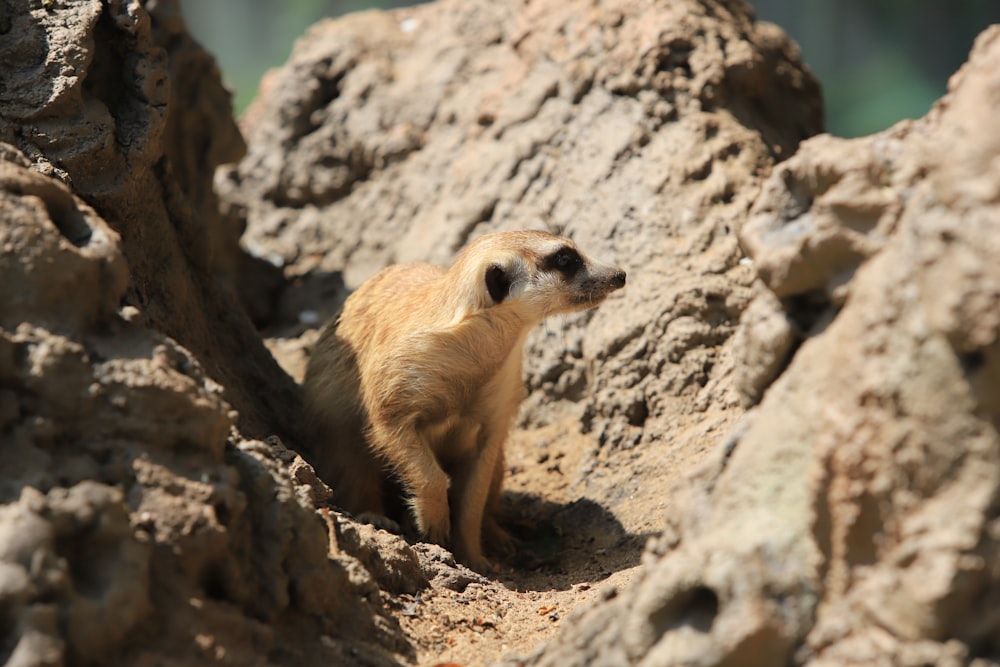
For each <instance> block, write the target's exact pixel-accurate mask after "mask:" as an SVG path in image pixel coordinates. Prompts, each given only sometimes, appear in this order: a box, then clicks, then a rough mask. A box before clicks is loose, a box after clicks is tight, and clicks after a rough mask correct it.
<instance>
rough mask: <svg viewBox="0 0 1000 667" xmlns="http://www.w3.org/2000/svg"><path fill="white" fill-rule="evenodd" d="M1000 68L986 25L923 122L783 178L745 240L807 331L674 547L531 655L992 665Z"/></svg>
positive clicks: (787, 170) (793, 163)
mask: <svg viewBox="0 0 1000 667" xmlns="http://www.w3.org/2000/svg"><path fill="white" fill-rule="evenodd" d="M998 71H1000V30H998V29H997V28H993V29H990V30H988V31H986V32H985V33H983V35H981V36H980V38H979V39H978V40H977V42H976V46H975V48H974V50H973V53H972V55H971V56H970V60H969V63H968V64H966V65H965V66H964V67H963V68H962V70H961V71H960V72H959V73H958V74H956V75H955V77H953V79H952V81H951V85H950V92H949V94H948V95H947V96H946V97H945V98H944V99H943V100H942V101H940V102H939V103H938V104H937V105H936V107H935V108H934V109H933V110H932V111H931V113H930V114H929V115H928V116H927V117H926V118H924V119H922V120H920V121H917V122H905V123H903V124H901V125H899V126H897V127H895V128H893V129H891V130H888V131H887V132H885V133H883V134H881V135H876V136H873V137H868V138H864V139H856V140H852V141H849V142H848V141H840V140H834V139H830V138H826V137H820V138H817V139H815V140H810V141H807V142H805V143H804V144H803V145H802V147H801V148H800V149H799V152H798V153H797V154H796V156H795V157H793V158H792V159H791V160H789V161H788V162H787V163H785V164H783V165H781V166H779V167H778V168H777V169H776V170H775V172H774V174H773V175H772V176H771V178H770V179H769V180H768V182H767V183H766V184H765V186H764V188H763V190H762V194H761V197H760V198H759V199H758V200H757V201H756V203H755V204H754V209H753V212H752V215H751V217H750V219H749V221H748V223H747V224H746V225H745V226H744V227H743V229H742V230H741V239H742V241H743V244H744V246H745V247H746V248H747V250H748V253H749V255H750V257H751V258H752V259H753V261H754V263H755V265H756V266H757V267H759V272H760V276H761V278H762V280H763V281H764V283H765V284H766V285H767V288H768V289H769V290H770V292H769V293H765V294H762V295H761V296H760V297H758V298H759V299H764V300H766V301H767V302H768V303H769V304H771V305H765V306H762V307H761V309H762V311H771V312H775V311H778V313H779V316H780V317H785V318H786V319H788V320H790V321H796V322H801V321H802V301H801V300H800V299H799V297H801V296H805V295H814V296H816V298H815V299H813V301H812V307H813V308H814V311H813V316H812V317H811V325H810V326H804V327H802V330H801V331H802V335H803V336H804V337H805V339H804V341H803V342H802V343H801V345H800V346H798V347H797V351H795V353H794V356H792V357H791V361H790V363H789V364H788V365H787V368H785V369H784V372H782V373H780V376H779V377H778V378H777V380H776V381H774V382H773V384H771V385H770V386H769V387H767V388H766V391H765V392H764V393H763V399H762V400H761V402H760V405H759V407H758V408H756V409H755V410H753V411H752V412H750V413H749V414H748V415H747V417H746V418H745V420H744V423H743V425H742V426H741V428H740V429H738V430H737V432H736V433H735V435H734V436H733V438H732V439H730V441H729V442H727V443H726V446H725V447H722V448H720V451H719V453H718V456H717V463H716V466H715V468H716V471H715V472H714V473H710V474H709V475H708V476H709V477H711V478H712V482H711V484H710V485H706V487H705V490H704V491H703V493H702V494H701V497H700V500H697V501H695V502H694V503H692V506H691V508H690V509H691V511H690V512H689V513H688V515H687V516H686V518H685V526H684V529H683V530H682V531H681V532H682V535H681V538H680V541H679V545H678V546H677V547H676V548H670V546H671V545H670V544H666V543H663V542H661V543H660V544H659V545H658V546H656V547H654V548H653V549H652V550H651V551H650V552H649V553H647V556H646V558H647V559H648V561H649V563H648V566H647V568H646V569H645V571H644V572H643V573H642V576H641V580H640V582H637V583H636V585H633V586H632V587H630V588H628V589H627V590H625V591H622V592H621V593H620V594H619V595H618V596H617V597H616V598H615V599H613V600H610V601H608V602H606V603H604V604H602V605H598V606H596V607H594V608H593V609H591V610H590V611H588V612H586V613H585V614H583V615H582V616H581V617H580V618H579V619H578V621H577V622H576V623H574V624H573V627H572V629H571V630H570V631H569V632H567V633H566V634H565V635H564V636H563V637H561V638H560V639H559V640H558V641H556V642H554V643H553V644H552V645H550V646H548V647H547V648H545V649H542V650H540V651H539V652H538V653H537V654H536V655H535V656H534V657H533V658H532V659H531V660H529V661H528V663H529V664H535V665H556V664H558V665H572V664H579V665H583V664H587V665H622V664H686V665H723V664H725V665H731V664H755V665H785V664H790V663H795V664H811V665H849V664H857V665H862V664H864V665H872V664H881V665H916V664H978V665H987V664H994V661H995V660H996V656H997V655H998V654H1000V644H998V642H997V637H1000V614H997V613H996V605H997V596H998V594H1000V571H998V570H997V567H996V563H997V560H998V555H1000V554H998V547H1000V542H998V539H997V527H998V525H1000V523H998V522H1000V518H998V516H1000V515H998V503H997V498H998V489H1000V435H998V432H997V426H998V424H1000V402H998V401H997V396H998V395H1000V394H998V388H1000V363H998V353H1000V316H998V313H1000V308H998V306H1000V263H998V262H997V261H996V258H997V256H998V252H1000V224H998V222H997V221H998V220H1000V216H998V211H997V202H998V201H1000V196H998V195H1000V190H998V185H997V184H998V183H1000V170H998V166H997V155H1000V133H998V132H997V131H996V130H995V128H996V122H995V120H996V118H995V116H996V109H997V108H1000V107H998V103H1000V98H998V92H997V91H998V90H1000V87H998V78H997V72H998ZM757 319H765V318H757ZM759 329H760V330H761V331H772V332H774V331H779V333H778V335H779V337H780V336H782V335H785V334H782V333H780V331H787V330H788V328H783V327H780V326H779V327H773V328H769V327H759ZM743 344H744V345H746V346H749V347H754V346H756V347H765V348H771V349H774V348H776V347H777V346H776V345H775V344H774V341H773V339H772V338H771V337H769V336H768V335H760V336H748V337H747V338H746V339H744V342H743ZM739 354H740V355H741V358H743V359H757V358H766V357H770V356H773V355H769V354H767V353H766V352H765V353H760V352H759V351H758V350H754V349H751V350H748V351H743V352H739ZM769 373H770V374H771V375H776V374H777V372H776V371H775V370H774V369H772V370H771V371H769ZM759 377H762V376H758V378H759ZM766 385H767V382H766V381H760V382H759V383H758V386H759V387H761V388H762V389H763V388H764V387H765V386H766Z"/></svg>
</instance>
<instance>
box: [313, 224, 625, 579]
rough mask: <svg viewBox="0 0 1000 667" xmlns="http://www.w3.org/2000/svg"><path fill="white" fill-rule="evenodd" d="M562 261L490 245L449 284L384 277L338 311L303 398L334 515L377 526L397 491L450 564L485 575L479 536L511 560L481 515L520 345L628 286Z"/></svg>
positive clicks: (422, 275)
mask: <svg viewBox="0 0 1000 667" xmlns="http://www.w3.org/2000/svg"><path fill="white" fill-rule="evenodd" d="M565 248H569V249H572V252H577V253H578V252H579V251H578V250H577V249H576V247H575V245H574V244H573V242H572V241H570V240H569V239H565V238H561V237H558V236H554V235H552V234H548V233H545V232H535V231H522V232H501V233H497V234H489V235H487V236H483V237H481V238H479V239H477V240H476V241H474V242H473V243H471V244H470V245H469V246H468V247H467V248H466V249H465V250H464V251H463V252H462V253H461V254H460V255H459V256H458V258H457V259H456V261H455V263H454V264H453V265H452V266H451V268H449V269H447V270H446V269H442V268H439V267H434V266H430V265H427V264H403V265H397V266H392V267H389V268H387V269H385V270H383V271H382V272H380V273H379V274H377V275H376V276H374V277H373V278H371V279H370V280H368V281H366V282H365V283H364V284H363V285H361V287H360V288H358V290H357V291H356V292H354V293H353V294H352V295H351V296H350V297H349V298H348V299H347V302H346V303H345V304H344V309H343V312H342V313H341V314H340V316H339V318H338V319H336V320H335V321H334V322H332V323H331V324H330V325H328V326H327V327H326V329H325V330H324V331H323V333H322V335H321V337H320V339H319V341H318V343H317V344H316V348H315V350H314V351H313V354H312V358H311V360H310V362H309V367H308V369H307V372H306V379H305V385H304V389H305V397H306V408H307V415H308V417H309V421H310V427H311V431H312V433H313V434H314V443H313V447H314V449H315V455H314V456H313V459H314V460H313V463H314V465H315V466H316V469H317V472H318V473H319V474H320V476H321V477H323V478H324V479H325V480H327V481H328V482H330V483H331V484H332V486H333V491H334V500H335V502H336V503H337V504H339V505H340V506H342V507H343V508H344V509H346V510H348V511H350V512H352V513H355V514H361V515H366V516H369V517H373V518H378V517H384V516H385V515H386V509H387V508H386V501H387V500H390V499H391V498H387V495H386V494H387V490H388V487H389V483H390V482H391V481H392V480H393V479H395V480H398V482H399V483H400V484H401V485H402V490H403V491H404V492H405V494H406V495H407V496H408V497H409V505H410V509H411V511H412V515H413V518H414V519H415V522H416V526H417V528H418V529H419V530H420V531H421V533H422V534H423V535H424V536H425V537H427V538H429V539H430V540H433V541H435V542H438V543H440V544H444V545H449V544H450V546H451V547H452V549H453V551H454V552H455V555H456V557H457V558H458V559H459V560H460V561H462V562H464V563H466V564H468V565H470V566H472V567H476V568H479V569H483V568H486V567H488V565H489V563H488V561H486V559H485V558H484V557H483V554H482V547H481V537H482V533H483V532H485V533H486V535H485V537H486V539H487V541H488V542H491V543H493V544H495V545H498V546H500V547H509V546H510V544H511V540H510V538H509V536H507V534H506V533H505V532H504V531H503V529H502V528H500V526H499V525H497V523H496V520H495V519H494V516H493V512H492V511H487V510H488V509H489V510H492V508H493V507H494V506H495V505H496V503H497V499H498V497H499V494H500V488H501V485H502V479H503V466H504V463H503V445H504V441H505V440H506V438H507V435H508V433H509V431H510V429H511V426H512V424H513V420H514V417H515V415H516V413H517V409H518V405H519V404H520V402H521V399H522V397H523V392H524V389H523V384H522V379H521V349H522V347H523V344H524V339H525V336H526V335H527V333H528V330H529V329H530V328H531V327H532V326H534V325H535V324H537V323H539V322H541V321H542V319H544V318H545V317H547V316H549V315H553V314H556V313H564V312H570V311H574V310H582V309H584V308H590V307H593V306H596V305H597V304H599V303H600V302H601V301H603V299H604V297H605V296H607V294H608V293H610V292H611V291H613V290H616V289H618V288H620V287H622V286H623V285H624V284H625V273H624V272H623V271H620V270H619V269H616V268H614V267H610V266H606V265H603V264H599V263H597V262H593V261H591V260H589V259H587V258H586V257H584V256H582V255H578V257H579V258H580V260H581V263H580V264H579V266H580V268H579V269H578V270H577V271H576V272H575V273H574V274H572V275H567V274H566V272H565V271H563V270H559V269H556V268H553V267H552V264H553V263H554V262H556V259H555V253H556V251H560V249H563V250H561V252H560V258H562V259H564V258H565V256H566V253H567V252H569V251H567V250H565ZM491 276H492V277H493V278H494V282H492V283H491V282H490V277H491ZM497 276H500V277H501V278H497ZM503 279H509V281H510V282H509V291H508V292H507V293H506V294H503V293H502V292H498V294H499V298H500V301H499V302H497V301H496V300H495V299H494V297H493V296H491V286H495V285H496V284H497V282H496V281H497V280H499V281H500V287H498V288H496V289H502V287H503V283H502V280H503Z"/></svg>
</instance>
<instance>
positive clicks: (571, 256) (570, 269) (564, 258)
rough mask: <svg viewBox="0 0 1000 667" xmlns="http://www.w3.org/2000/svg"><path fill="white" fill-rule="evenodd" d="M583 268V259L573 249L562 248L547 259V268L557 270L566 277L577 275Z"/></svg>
mask: <svg viewBox="0 0 1000 667" xmlns="http://www.w3.org/2000/svg"><path fill="white" fill-rule="evenodd" d="M582 266H583V258H582V257H580V253H578V252H577V251H576V250H574V249H573V248H570V247H568V246H566V247H562V248H560V249H559V250H557V251H555V252H554V253H552V254H551V255H549V256H548V257H546V258H545V268H546V269H548V270H552V269H555V270H556V271H558V272H559V273H562V274H563V275H565V276H572V275H575V274H576V272H577V271H579V270H580V268H581V267H582Z"/></svg>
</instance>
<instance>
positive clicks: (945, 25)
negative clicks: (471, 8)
mask: <svg viewBox="0 0 1000 667" xmlns="http://www.w3.org/2000/svg"><path fill="white" fill-rule="evenodd" d="M496 1H497V2H505V1H507V0H496ZM664 1H667V0H664ZM408 4H414V3H413V2H405V1H393V0H381V1H376V2H373V1H371V0H209V1H205V0H185V1H184V2H183V6H184V13H185V16H186V18H187V21H188V25H189V27H190V29H191V31H192V33H194V35H195V37H196V38H197V39H198V40H199V41H201V42H202V44H204V45H205V46H206V47H207V48H208V49H209V50H210V51H212V52H213V53H214V54H215V55H216V57H217V58H218V60H219V63H220V66H221V68H222V72H223V76H224V78H225V80H226V82H227V83H228V85H229V86H230V87H231V88H232V89H233V92H234V95H235V100H234V103H235V105H236V109H237V112H238V113H240V112H242V111H243V109H245V108H246V105H247V104H249V102H250V100H251V99H253V96H254V94H255V93H256V90H257V83H258V81H260V77H261V75H262V74H263V73H264V72H265V71H266V70H267V69H268V68H270V67H275V66H278V65H280V64H281V63H283V62H284V61H285V59H286V58H287V57H288V54H289V52H290V51H291V47H292V43H293V42H294V41H295V39H296V38H297V37H298V36H299V35H301V34H302V33H303V32H304V31H305V29H306V28H307V27H308V26H309V25H311V24H312V23H314V22H316V21H317V20H319V19H321V18H323V17H325V16H340V15H342V14H345V13H347V12H352V11H359V10H362V9H370V8H375V7H382V8H390V7H399V6H403V5H408ZM751 4H753V6H754V7H755V8H756V10H757V16H758V18H760V19H763V20H767V21H771V22H773V23H777V24H778V25H780V26H781V27H783V28H784V29H785V31H786V32H788V33H789V34H790V35H791V36H792V38H793V39H795V40H796V41H797V42H798V43H799V46H800V47H801V48H802V54H803V57H804V59H805V61H806V63H807V64H808V65H809V67H810V68H812V70H813V72H814V73H815V74H816V76H817V77H818V78H819V80H820V82H821V83H822V85H823V94H824V96H825V100H826V119H827V129H828V130H829V131H830V132H831V133H833V134H837V135H840V136H844V137H854V136H860V135H864V134H870V133H872V132H877V131H879V130H882V129H884V128H886V127H888V126H890V125H892V124H893V123H895V122H896V121H898V120H900V119H903V118H917V117H920V116H922V115H924V114H925V113H926V112H927V110H928V109H929V108H930V105H931V103H932V102H934V100H936V99H937V98H939V97H940V96H941V95H942V94H943V93H944V92H945V87H946V85H947V82H948V77H949V76H950V75H951V74H952V73H953V72H954V71H955V70H956V69H958V67H959V66H960V65H961V64H962V63H963V62H965V59H966V57H967V56H968V53H969V49H970V48H971V47H972V42H973V40H974V39H975V36H976V35H977V34H979V32H980V31H982V30H983V29H984V28H985V27H986V26H988V25H990V24H991V23H997V22H1000V0H755V1H753V2H752V3H751Z"/></svg>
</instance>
